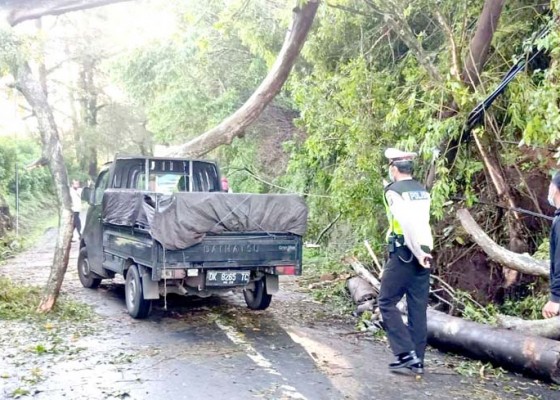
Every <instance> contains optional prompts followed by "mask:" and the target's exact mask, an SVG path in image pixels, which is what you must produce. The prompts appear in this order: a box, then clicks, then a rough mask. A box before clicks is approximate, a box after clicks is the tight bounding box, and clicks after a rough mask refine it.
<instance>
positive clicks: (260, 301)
mask: <svg viewBox="0 0 560 400" xmlns="http://www.w3.org/2000/svg"><path fill="white" fill-rule="evenodd" d="M243 296H244V297H245V303H247V307H249V308H250V309H251V310H266V309H267V308H268V306H269V305H270V302H271V301H272V295H271V294H268V293H267V292H266V283H265V279H264V278H262V279H259V280H258V281H255V288H254V289H252V290H251V289H245V290H244V291H243Z"/></svg>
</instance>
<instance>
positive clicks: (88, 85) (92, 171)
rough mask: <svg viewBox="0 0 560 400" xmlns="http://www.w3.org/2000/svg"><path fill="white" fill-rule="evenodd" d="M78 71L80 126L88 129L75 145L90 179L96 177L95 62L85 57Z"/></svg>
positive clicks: (96, 106) (96, 111)
mask: <svg viewBox="0 0 560 400" xmlns="http://www.w3.org/2000/svg"><path fill="white" fill-rule="evenodd" d="M80 67H81V70H80V81H79V86H80V105H81V109H80V114H81V120H82V124H83V125H84V126H86V127H87V128H88V130H87V134H86V135H83V134H82V135H81V139H82V140H81V142H80V143H79V144H76V145H77V146H79V147H81V149H82V151H81V154H80V156H79V158H78V160H79V163H80V168H81V170H82V171H87V172H88V175H89V177H90V178H91V179H93V180H95V177H96V176H97V145H96V143H95V141H94V140H93V139H92V135H93V132H94V130H95V129H96V127H97V114H98V111H99V107H98V105H97V103H98V101H97V100H98V91H97V88H96V87H95V60H94V59H93V58H91V57H89V56H85V57H84V58H83V60H82V61H81V65H80Z"/></svg>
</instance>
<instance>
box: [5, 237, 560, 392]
mask: <svg viewBox="0 0 560 400" xmlns="http://www.w3.org/2000/svg"><path fill="white" fill-rule="evenodd" d="M55 234H56V232H55V231H54V230H53V229H51V230H48V231H47V232H45V235H44V236H43V238H42V240H41V241H40V242H39V243H38V244H37V245H36V246H35V247H34V248H33V249H30V250H29V251H26V252H25V253H22V254H20V255H19V256H18V257H16V258H14V259H11V260H9V261H8V262H5V263H4V264H3V265H1V266H0V275H3V276H7V277H10V278H11V279H12V280H13V281H14V282H17V283H26V284H34V285H41V284H42V283H43V282H45V281H46V278H47V276H48V273H49V267H50V263H51V259H52V251H53V243H54V238H55ZM76 259H77V243H74V247H73V251H72V258H71V260H70V265H69V270H68V273H67V276H66V279H65V282H64V285H63V293H64V296H65V298H69V299H71V300H73V301H77V302H81V303H85V304H87V305H90V306H91V308H92V313H91V314H92V317H91V318H88V319H86V320H85V321H70V320H62V319H53V320H38V321H27V322H26V321H2V320H0V398H2V399H10V398H25V399H27V398H29V399H49V400H50V399H228V400H231V399H309V400H314V399H381V400H392V399H395V400H397V399H398V400H402V399H431V400H438V399H441V400H443V399H445V400H448V399H485V400H486V399H547V400H548V399H559V398H560V392H559V391H558V388H555V387H553V386H550V385H546V384H542V383H538V382H534V381H531V380H529V379H524V378H522V377H519V376H516V375H513V374H508V373H502V372H500V371H498V372H496V371H495V370H493V372H492V374H490V375H491V377H489V374H488V371H487V370H485V368H481V369H480V370H479V369H475V370H474V376H465V375H462V374H459V373H458V372H456V371H457V370H461V369H462V370H464V371H471V372H472V371H473V368H472V366H470V367H469V365H470V364H467V363H464V361H463V360H462V359H459V358H457V357H452V356H448V355H444V354H442V353H439V352H437V351H435V350H431V351H430V352H429V353H428V356H427V373H426V374H425V375H424V376H423V377H422V378H421V379H418V378H417V377H415V376H403V375H397V374H393V373H390V372H389V371H388V370H387V364H388V363H389V362H390V361H391V360H392V355H391V352H390V351H389V349H388V347H387V345H386V343H385V342H384V341H383V340H379V339H374V338H373V337H372V336H371V334H369V335H368V334H360V333H356V332H355V331H354V324H355V321H354V320H352V319H351V318H349V317H341V316H339V315H337V314H336V313H335V312H333V311H332V310H331V309H329V307H327V306H325V305H322V304H319V303H317V302H315V301H314V300H313V299H312V298H311V297H310V296H309V294H307V293H305V292H304V291H302V290H300V288H299V286H298V284H297V283H298V282H297V280H296V279H286V280H283V281H282V283H281V291H280V293H278V295H276V296H275V297H274V299H273V302H272V305H271V307H270V308H269V309H268V310H266V311H260V312H254V311H250V310H248V309H247V308H246V307H245V303H244V301H243V298H242V296H241V295H240V294H239V293H231V294H229V295H227V296H223V297H211V298H208V299H198V298H182V297H174V296H169V297H168V299H167V301H166V302H165V301H164V300H160V301H159V302H157V303H156V304H155V305H154V309H153V311H152V314H151V316H150V317H149V318H148V319H146V320H134V319H132V318H130V317H129V316H128V314H127V313H126V310H125V305H124V287H123V281H122V279H120V280H119V279H115V280H112V281H104V282H103V283H102V285H101V287H100V288H99V289H97V290H90V289H85V288H83V287H82V286H81V285H80V282H79V280H78V277H77V272H76ZM463 363H464V364H463ZM497 375H498V376H497Z"/></svg>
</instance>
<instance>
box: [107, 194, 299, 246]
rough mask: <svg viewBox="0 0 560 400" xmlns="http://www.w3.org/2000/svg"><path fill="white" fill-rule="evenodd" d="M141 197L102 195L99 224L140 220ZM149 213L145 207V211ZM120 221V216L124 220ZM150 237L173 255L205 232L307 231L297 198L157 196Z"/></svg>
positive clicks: (251, 195) (247, 195) (120, 223)
mask: <svg viewBox="0 0 560 400" xmlns="http://www.w3.org/2000/svg"><path fill="white" fill-rule="evenodd" d="M144 194H145V192H144V193H142V192H140V191H131V190H107V191H106V193H105V196H104V199H103V221H104V222H106V223H117V224H119V225H123V224H124V223H123V222H125V223H126V225H128V224H129V223H130V221H132V220H133V219H136V220H135V221H134V222H133V223H132V224H130V225H134V223H137V222H138V219H139V218H140V219H142V220H145V219H146V214H147V213H146V212H145V208H146V206H147V204H146V201H145V197H144ZM148 208H149V206H148ZM125 216H126V217H125ZM147 219H148V220H150V219H151V221H149V223H150V232H151V234H152V236H153V238H154V239H156V240H157V241H159V242H160V243H161V244H162V245H163V246H164V247H165V248H166V249H169V250H178V249H185V248H187V247H191V246H193V245H195V244H197V243H200V242H201V241H202V240H203V239H204V236H205V235H206V234H207V233H214V234H217V233H222V232H270V233H285V232H286V233H287V232H289V233H293V234H296V235H300V236H302V235H303V234H305V231H306V229H307V206H306V205H305V202H304V201H303V199H302V198H301V197H300V196H296V195H282V194H280V195H276V194H266V195H262V194H247V193H243V194H233V193H214V192H211V193H209V192H195V193H175V194H174V195H172V196H160V197H159V201H158V207H157V210H155V213H153V217H152V216H151V215H149V214H148V218H147Z"/></svg>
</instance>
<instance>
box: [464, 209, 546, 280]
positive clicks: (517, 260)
mask: <svg viewBox="0 0 560 400" xmlns="http://www.w3.org/2000/svg"><path fill="white" fill-rule="evenodd" d="M457 218H458V219H459V221H460V222H461V225H462V226H463V228H464V229H465V231H467V233H468V234H469V235H471V237H472V238H473V240H474V241H475V242H476V243H477V244H478V245H479V246H480V247H481V248H482V250H484V252H485V253H486V254H487V255H488V257H490V259H491V260H493V261H495V262H497V263H499V264H501V265H503V266H504V267H507V268H510V269H513V270H516V271H519V272H521V273H523V274H527V275H535V276H542V277H544V278H547V279H548V277H549V275H550V267H549V263H548V262H547V261H540V260H537V259H535V258H533V257H531V256H530V255H528V254H519V253H514V252H513V251H510V250H507V249H504V248H503V247H501V246H500V245H498V244H497V243H496V242H494V241H493V240H492V239H491V238H490V236H488V235H487V234H486V232H484V231H483V230H482V228H480V226H479V225H478V224H477V223H476V221H475V220H474V218H473V217H472V215H471V214H470V213H469V211H468V210H466V209H461V210H459V211H457Z"/></svg>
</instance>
